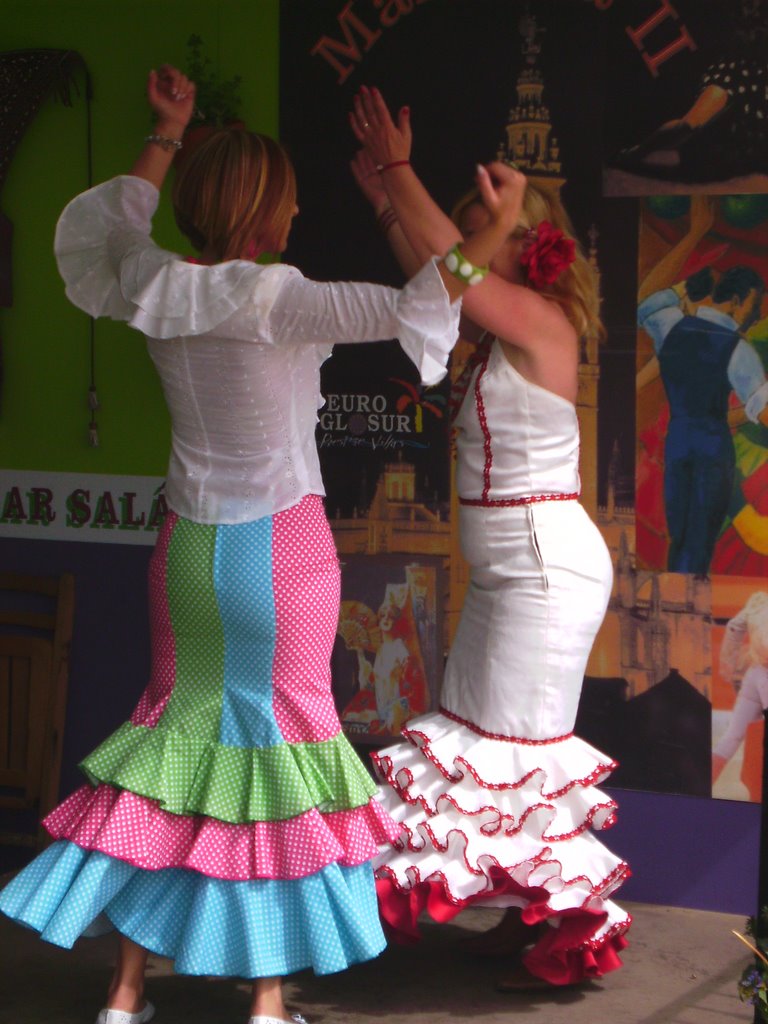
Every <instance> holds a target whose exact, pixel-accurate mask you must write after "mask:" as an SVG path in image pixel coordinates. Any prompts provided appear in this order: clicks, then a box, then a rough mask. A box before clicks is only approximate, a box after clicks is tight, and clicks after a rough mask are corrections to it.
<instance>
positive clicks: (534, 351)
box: [499, 316, 579, 404]
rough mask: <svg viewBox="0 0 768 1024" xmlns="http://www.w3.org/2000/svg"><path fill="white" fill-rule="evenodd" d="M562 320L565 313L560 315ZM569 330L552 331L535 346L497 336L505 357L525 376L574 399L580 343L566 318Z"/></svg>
mask: <svg viewBox="0 0 768 1024" xmlns="http://www.w3.org/2000/svg"><path fill="white" fill-rule="evenodd" d="M563 320H565V316H563ZM565 324H566V326H567V328H568V330H563V331H555V332H553V333H552V335H550V336H548V337H546V338H542V339H541V340H540V342H539V344H537V345H534V346H526V347H523V346H520V345H516V344H514V343H511V342H509V341H507V340H505V339H504V338H502V337H499V343H500V345H501V350H502V352H503V353H504V357H505V358H506V359H507V361H508V362H509V363H510V364H511V365H512V366H513V367H514V368H515V369H516V370H517V372H518V373H519V374H520V375H521V376H522V377H525V379H526V380H528V381H530V382H531V383H532V384H536V385H538V386H539V387H542V388H545V389H546V390H547V391H551V392H553V394H556V395H559V396H560V397H561V398H565V399H566V401H568V402H572V403H574V404H575V403H576V395H577V391H578V380H579V377H578V374H579V344H578V338H577V337H576V332H575V331H574V329H573V327H572V326H571V324H570V323H568V321H567V320H565Z"/></svg>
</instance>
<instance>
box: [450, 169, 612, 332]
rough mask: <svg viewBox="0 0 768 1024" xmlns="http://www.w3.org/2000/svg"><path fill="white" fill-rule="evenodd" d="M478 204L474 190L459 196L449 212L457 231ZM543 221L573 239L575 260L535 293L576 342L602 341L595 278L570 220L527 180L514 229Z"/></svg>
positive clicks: (555, 200)
mask: <svg viewBox="0 0 768 1024" xmlns="http://www.w3.org/2000/svg"><path fill="white" fill-rule="evenodd" d="M479 202H481V200H480V195H479V193H478V191H477V189H472V190H471V191H470V192H468V193H467V194H466V195H465V196H462V198H461V199H460V200H459V201H458V203H456V205H455V206H454V208H453V211H452V212H451V218H452V220H453V222H454V223H455V224H456V225H457V226H458V227H461V224H460V220H461V217H462V214H463V213H464V211H465V210H466V209H467V207H469V206H472V205H473V204H474V203H479ZM543 220H546V221H549V223H550V224H551V225H552V226H553V227H554V228H559V229H560V230H561V231H562V232H563V234H564V235H565V237H566V238H571V239H573V241H574V243H575V245H576V259H575V260H574V262H573V263H572V264H571V265H570V266H569V267H567V268H566V269H565V270H564V271H563V272H562V273H561V274H560V276H559V277H558V279H557V280H556V281H555V282H554V283H553V284H551V285H547V287H546V288H542V289H539V293H540V294H541V295H544V296H545V297H546V298H548V299H552V300H553V301H554V302H557V303H558V305H559V306H561V308H562V309H563V312H564V313H565V315H566V316H567V317H568V319H569V320H570V322H571V323H572V324H573V326H574V328H575V329H576V332H577V334H578V335H579V337H580V338H590V337H596V338H600V339H602V338H604V337H605V328H604V327H603V324H602V321H601V320H600V296H599V294H598V290H597V277H596V274H595V271H594V268H593V267H592V265H591V264H590V262H589V261H588V260H587V258H586V256H585V255H584V251H583V250H582V248H581V246H580V245H579V241H578V239H577V238H576V236H575V234H574V230H573V225H572V224H571V219H570V217H569V216H568V214H567V213H566V211H565V207H564V206H563V204H562V202H561V201H560V196H559V195H558V194H557V193H556V192H555V191H554V190H553V189H543V188H540V187H539V186H537V185H533V184H532V183H531V182H530V180H529V181H528V185H527V187H526V189H525V196H524V199H523V209H522V211H521V214H520V221H519V224H518V227H523V228H536V227H537V226H538V225H539V224H540V223H541V222H542V221H543Z"/></svg>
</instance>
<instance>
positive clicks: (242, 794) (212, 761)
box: [80, 722, 376, 824]
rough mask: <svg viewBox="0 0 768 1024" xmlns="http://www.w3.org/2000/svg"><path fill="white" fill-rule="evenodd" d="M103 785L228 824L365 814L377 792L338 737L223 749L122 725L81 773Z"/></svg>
mask: <svg viewBox="0 0 768 1024" xmlns="http://www.w3.org/2000/svg"><path fill="white" fill-rule="evenodd" d="M80 767H81V768H82V770H83V771H84V772H85V774H86V776H87V777H88V780H89V782H91V784H92V785H93V786H97V785H98V784H99V783H102V782H105V783H108V784H109V785H111V786H114V787H116V788H117V789H127V790H130V791H131V792H132V793H136V794H138V795H139V796H145V797H147V798H148V799H150V800H154V801H155V802H156V803H158V804H159V805H160V806H161V807H162V808H164V809H165V810H166V811H168V812H170V813H171V814H182V815H189V814H204V815H205V816H206V817H209V818H217V819H219V820H220V821H228V822H232V823H234V824H237V823H244V822H251V821H277V820H285V819H287V818H295V817H296V816H297V815H299V814H303V813H304V812H305V811H309V810H311V809H313V808H317V810H319V811H320V812H321V813H323V814H327V813H332V812H334V811H346V810H351V809H353V808H355V807H363V806H365V805H366V804H367V803H368V801H369V800H370V799H371V797H372V796H373V795H374V794H375V792H376V787H375V785H374V784H373V782H372V780H371V778H370V776H369V775H368V772H367V771H366V769H365V767H364V766H363V765H362V764H361V763H360V760H359V759H358V757H357V756H356V755H355V753H354V751H353V750H352V748H351V746H350V745H349V742H348V741H347V739H346V737H345V736H344V735H343V734H342V733H338V734H337V735H336V736H334V737H333V738H332V739H329V740H325V741H323V742H320V743H279V744H276V745H275V746H272V747H260V748H259V747H227V746H222V745H220V744H216V743H210V742H208V741H206V740H200V739H197V738H196V737H193V736H188V735H185V734H182V733H179V732H176V731H174V730H172V729H168V728H164V727H163V725H162V723H161V724H160V725H158V726H156V727H155V728H152V729H150V728H147V727H145V726H137V725H132V724H131V723H130V722H126V723H124V724H123V725H122V726H120V728H119V729H117V731H116V732H114V733H113V734H112V735H111V736H110V737H109V738H108V739H107V740H105V741H104V743H102V744H101V746H99V747H97V748H96V750H95V751H94V752H93V753H92V754H90V755H89V756H88V757H87V758H86V759H85V760H84V761H83V762H82V764H81V766H80Z"/></svg>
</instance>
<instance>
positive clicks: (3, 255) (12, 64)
mask: <svg viewBox="0 0 768 1024" xmlns="http://www.w3.org/2000/svg"><path fill="white" fill-rule="evenodd" d="M78 71H82V72H83V74H84V76H85V100H86V111H87V117H88V184H89V185H90V184H91V177H92V175H91V148H92V147H91V109H90V106H91V104H90V101H91V85H90V78H89V76H88V70H87V68H86V66H85V62H84V61H83V58H82V57H81V56H80V54H79V53H76V52H75V51H74V50H53V49H37V50H9V51H7V52H5V53H0V191H2V187H3V184H4V183H5V178H6V175H7V173H8V168H9V167H10V164H11V160H12V158H13V154H14V153H15V151H16V147H17V146H18V144H19V143H20V142H21V139H22V138H23V136H24V132H25V131H26V130H27V128H28V126H29V124H30V123H31V121H32V120H33V118H34V117H35V115H36V114H37V112H38V111H39V109H40V107H41V106H42V105H43V103H44V102H45V100H46V99H47V98H48V97H49V96H51V95H53V96H54V97H55V98H56V99H58V100H59V101H60V102H61V103H63V104H64V105H65V106H67V107H70V106H72V93H73V90H74V91H75V92H79V90H78V86H77V82H76V75H77V73H78ZM12 240H13V224H12V223H11V221H10V219H9V218H8V217H7V216H6V215H5V214H4V213H2V211H0V306H5V307H9V306H11V305H12V304H13V277H12V273H11V256H12ZM1 344H2V342H1V341H0V345H1ZM92 348H93V327H92V326H91V349H92ZM1 383H2V349H1V348H0V384H1Z"/></svg>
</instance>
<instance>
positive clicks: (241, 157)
mask: <svg viewBox="0 0 768 1024" xmlns="http://www.w3.org/2000/svg"><path fill="white" fill-rule="evenodd" d="M295 208H296V175H295V172H294V169H293V164H292V163H291V160H290V157H289V156H288V154H287V153H286V151H285V150H284V149H283V147H282V146H281V145H280V143H279V142H275V140H274V139H271V138H270V137H269V136H268V135H259V134H257V133H256V132H247V131H245V130H243V129H242V128H224V129H222V130H221V131H217V132H215V133H214V134H213V135H211V136H210V137H209V138H208V139H206V141H205V142H203V143H202V145H201V146H200V147H199V148H198V149H196V150H195V152H194V153H192V154H191V155H190V156H189V157H188V158H187V160H186V161H185V163H184V164H183V166H182V168H181V170H180V171H179V175H178V177H177V179H176V182H175V185H174V189H173V209H174V214H175V216H176V223H177V224H178V226H179V229H180V230H181V231H182V232H183V233H184V234H185V235H186V236H187V238H189V240H190V242H191V243H192V245H193V246H194V247H195V248H196V249H198V250H203V249H208V250H210V253H211V255H212V256H213V258H214V259H215V260H217V261H222V260H231V259H239V258H240V257H242V256H243V255H244V254H245V253H246V251H247V250H248V247H249V245H251V244H252V243H256V245H258V246H259V247H260V248H261V249H262V250H266V251H270V246H274V245H275V244H276V243H277V241H278V240H279V239H280V238H282V237H284V235H285V234H286V233H287V230H288V226H289V224H290V222H291V218H292V216H293V214H294V212H295Z"/></svg>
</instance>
